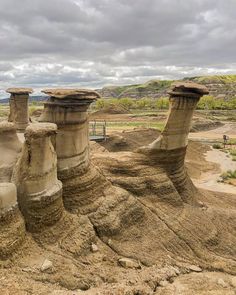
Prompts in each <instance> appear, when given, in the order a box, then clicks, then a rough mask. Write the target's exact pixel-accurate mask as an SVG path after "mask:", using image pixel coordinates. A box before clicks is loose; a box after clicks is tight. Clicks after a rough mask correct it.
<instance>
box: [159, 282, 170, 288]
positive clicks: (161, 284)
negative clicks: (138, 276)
mask: <svg viewBox="0 0 236 295" xmlns="http://www.w3.org/2000/svg"><path fill="white" fill-rule="evenodd" d="M168 284H169V283H168V281H166V280H164V281H160V283H159V286H161V287H166V286H168Z"/></svg>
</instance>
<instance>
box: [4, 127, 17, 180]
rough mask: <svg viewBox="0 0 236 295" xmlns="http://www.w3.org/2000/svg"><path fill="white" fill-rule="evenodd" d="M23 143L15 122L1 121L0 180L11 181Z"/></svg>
mask: <svg viewBox="0 0 236 295" xmlns="http://www.w3.org/2000/svg"><path fill="white" fill-rule="evenodd" d="M21 148H22V143H21V142H20V141H19V138H18V136H17V134H16V127H15V125H14V124H13V123H9V122H0V182H10V181H11V176H12V172H13V168H14V166H15V164H16V161H17V159H18V157H19V154H20V152H21Z"/></svg>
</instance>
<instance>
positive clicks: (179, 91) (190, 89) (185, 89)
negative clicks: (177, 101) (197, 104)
mask: <svg viewBox="0 0 236 295" xmlns="http://www.w3.org/2000/svg"><path fill="white" fill-rule="evenodd" d="M168 93H169V94H170V95H172V96H190V97H199V96H202V95H205V94H208V93H209V91H208V89H207V88H206V87H205V86H204V85H201V84H197V83H194V82H184V81H183V82H175V83H173V84H172V85H171V90H170V91H168Z"/></svg>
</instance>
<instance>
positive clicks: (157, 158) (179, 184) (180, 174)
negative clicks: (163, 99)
mask: <svg viewBox="0 0 236 295" xmlns="http://www.w3.org/2000/svg"><path fill="white" fill-rule="evenodd" d="M168 93H169V95H170V99H169V101H170V107H169V115H168V118H167V121H166V124H165V127H164V130H163V131H162V133H161V135H160V136H159V137H158V138H157V139H156V140H155V141H154V142H152V143H151V144H149V145H148V146H145V147H142V148H140V149H139V151H140V152H144V153H145V154H148V155H149V157H150V158H151V160H152V161H153V162H154V163H156V164H157V165H158V166H160V167H163V168H164V169H165V170H166V172H167V173H168V176H169V177H170V179H171V180H172V182H173V183H174V185H175V187H176V189H177V190H178V192H179V193H180V195H181V196H182V198H183V200H184V201H186V202H189V203H191V202H192V201H193V195H194V193H195V192H196V188H195V186H194V185H193V184H192V181H191V180H190V178H189V177H188V175H187V172H186V169H185V166H184V160H185V155H186V149H187V146H188V134H189V131H190V128H191V122H192V117H193V112H194V110H195V108H196V106H197V103H198V101H199V100H200V98H201V96H203V95H205V94H208V90H207V88H206V87H205V86H203V85H199V84H196V83H193V82H177V83H174V84H173V85H172V87H171V90H170V91H169V92H168Z"/></svg>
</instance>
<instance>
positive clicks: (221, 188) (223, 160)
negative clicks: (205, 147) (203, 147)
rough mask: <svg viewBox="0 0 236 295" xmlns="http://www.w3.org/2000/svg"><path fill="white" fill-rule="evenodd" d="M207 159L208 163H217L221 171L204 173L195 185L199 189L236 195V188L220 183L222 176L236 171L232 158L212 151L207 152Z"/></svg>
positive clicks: (217, 151) (195, 181)
mask: <svg viewBox="0 0 236 295" xmlns="http://www.w3.org/2000/svg"><path fill="white" fill-rule="evenodd" d="M205 159H206V161H207V163H208V162H211V163H216V164H217V165H218V166H219V169H217V170H218V171H217V170H212V171H208V172H205V173H202V174H201V176H200V178H199V179H197V180H196V179H193V180H194V184H195V185H196V186H197V187H200V188H204V189H207V190H212V191H216V192H225V193H232V194H235V193H236V187H235V186H233V185H230V184H225V183H220V182H218V180H219V178H220V175H221V174H222V173H224V172H226V171H228V170H232V171H234V170H236V162H235V161H232V158H231V157H227V154H226V153H224V152H222V151H219V150H214V149H211V150H209V151H207V152H206V154H205Z"/></svg>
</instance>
